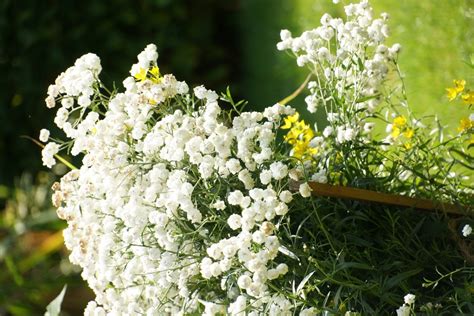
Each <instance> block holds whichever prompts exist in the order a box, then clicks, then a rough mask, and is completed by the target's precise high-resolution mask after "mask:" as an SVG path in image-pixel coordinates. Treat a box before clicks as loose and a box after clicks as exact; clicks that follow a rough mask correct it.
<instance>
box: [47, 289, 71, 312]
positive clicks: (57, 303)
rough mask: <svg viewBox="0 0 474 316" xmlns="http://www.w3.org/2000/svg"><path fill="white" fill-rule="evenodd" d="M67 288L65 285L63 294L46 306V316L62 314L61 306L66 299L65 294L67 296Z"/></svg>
mask: <svg viewBox="0 0 474 316" xmlns="http://www.w3.org/2000/svg"><path fill="white" fill-rule="evenodd" d="M66 288H67V284H66V285H64V287H63V289H62V291H61V293H59V295H58V296H57V297H56V298H55V299H54V300H52V301H51V303H49V305H48V306H46V313H44V316H59V313H60V312H61V304H62V302H63V299H64V294H66Z"/></svg>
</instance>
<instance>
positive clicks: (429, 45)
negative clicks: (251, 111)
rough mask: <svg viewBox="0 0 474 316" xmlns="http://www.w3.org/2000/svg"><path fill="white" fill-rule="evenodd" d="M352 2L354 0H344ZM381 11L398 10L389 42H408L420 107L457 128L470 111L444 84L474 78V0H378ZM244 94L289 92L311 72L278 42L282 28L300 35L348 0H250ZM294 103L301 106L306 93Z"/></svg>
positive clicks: (262, 98) (255, 98)
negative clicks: (472, 62) (452, 100)
mask: <svg viewBox="0 0 474 316" xmlns="http://www.w3.org/2000/svg"><path fill="white" fill-rule="evenodd" d="M345 3H347V1H346V2H345ZM371 4H372V6H373V7H374V9H375V13H376V14H377V15H378V14H380V13H381V12H388V13H389V14H390V16H391V20H390V27H391V30H392V35H391V37H390V38H389V43H396V42H398V43H401V44H402V46H403V51H402V54H401V57H400V65H401V68H402V71H403V75H404V77H405V83H406V86H407V93H408V98H409V104H410V106H411V107H412V109H413V110H414V112H415V113H416V114H418V115H434V114H436V115H438V116H439V117H440V119H441V120H442V122H445V123H446V124H449V126H450V127H451V129H453V130H454V129H455V127H457V125H458V123H459V120H460V118H461V117H463V116H466V115H468V113H469V111H468V109H467V108H466V107H464V106H462V105H460V104H457V103H456V104H449V103H448V101H447V98H446V96H445V88H446V87H448V86H451V84H452V80H453V79H459V78H464V79H466V81H468V83H469V82H470V83H471V86H474V74H473V73H472V71H471V72H469V68H468V67H467V66H466V65H465V64H464V61H465V60H468V58H469V56H470V54H473V53H474V45H472V39H473V37H474V36H473V35H474V0H443V1H432V0H419V1H412V0H399V1H393V0H378V1H371ZM242 8H243V10H242V11H243V17H242V21H244V22H243V23H242V24H241V27H242V36H243V38H242V45H243V48H242V51H243V54H244V56H243V57H244V58H243V63H244V64H243V65H242V68H243V78H244V82H243V87H242V89H241V91H243V92H244V93H243V95H242V97H243V98H246V99H247V100H249V101H250V104H252V105H254V108H256V109H262V108H263V107H265V106H269V105H272V104H274V103H275V102H277V101H278V100H280V99H282V98H283V97H285V96H286V95H288V94H290V93H291V92H292V91H293V90H294V89H296V88H297V87H298V86H299V84H300V83H301V82H302V81H303V80H304V77H305V72H304V71H303V70H302V69H298V67H297V66H296V63H295V61H294V60H293V59H292V58H291V57H289V56H287V55H286V54H285V53H282V52H278V51H277V50H276V48H275V45H276V43H277V42H278V41H279V32H280V29H283V28H287V29H289V30H291V31H292V32H293V34H294V35H299V33H300V32H302V31H303V30H305V29H310V28H314V27H317V26H318V25H319V19H320V17H321V15H322V14H323V13H324V12H329V13H330V14H331V15H342V14H343V5H342V4H338V5H335V4H333V3H332V1H329V0H326V1H321V0H292V1H290V0H259V1H255V0H243V1H242ZM292 105H293V106H295V107H297V108H299V109H300V110H302V109H303V108H304V107H305V104H304V101H303V98H302V97H299V98H298V99H296V100H295V101H294V102H292Z"/></svg>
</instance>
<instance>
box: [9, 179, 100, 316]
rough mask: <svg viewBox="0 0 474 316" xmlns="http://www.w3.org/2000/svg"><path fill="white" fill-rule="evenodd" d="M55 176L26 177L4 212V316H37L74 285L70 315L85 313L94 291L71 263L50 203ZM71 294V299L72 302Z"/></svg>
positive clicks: (16, 184) (19, 183)
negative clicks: (9, 315)
mask: <svg viewBox="0 0 474 316" xmlns="http://www.w3.org/2000/svg"><path fill="white" fill-rule="evenodd" d="M52 182H53V175H52V174H48V173H44V172H43V173H39V174H38V176H37V177H36V178H33V177H32V176H31V175H29V174H24V175H22V177H20V178H19V179H17V181H16V183H15V188H14V189H12V193H11V195H12V197H11V198H10V199H9V200H8V201H7V203H6V208H5V209H4V210H2V211H1V213H0V284H2V285H8V286H1V287H0V314H2V315H4V314H5V313H8V314H12V315H25V316H26V315H35V314H39V313H44V311H45V308H46V305H47V304H48V302H49V301H51V300H52V299H53V298H54V295H57V293H58V292H59V291H60V290H61V288H62V287H63V286H64V284H68V285H69V288H70V290H71V291H72V292H71V293H70V294H71V295H74V300H73V301H72V302H71V299H68V298H67V300H68V304H67V306H66V308H65V311H66V312H69V313H71V314H73V315H74V314H77V313H79V312H81V311H82V310H83V309H84V307H85V304H86V302H87V300H88V299H90V297H91V294H90V291H89V290H87V288H86V286H85V284H84V282H83V281H82V280H81V278H80V276H79V274H78V271H77V269H76V268H75V267H74V266H72V265H71V264H70V263H69V262H68V259H67V255H68V254H67V252H66V251H65V250H64V246H63V243H64V241H63V238H62V231H61V229H62V228H64V223H62V222H60V221H59V219H58V218H57V215H56V212H55V210H54V209H53V208H52V205H51V202H50V196H51V193H52V192H51V190H50V187H51V184H52ZM67 296H68V295H66V297H67Z"/></svg>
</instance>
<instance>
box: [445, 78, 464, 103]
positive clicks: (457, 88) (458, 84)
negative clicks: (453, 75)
mask: <svg viewBox="0 0 474 316" xmlns="http://www.w3.org/2000/svg"><path fill="white" fill-rule="evenodd" d="M453 83H454V87H453V88H447V89H446V91H447V96H448V99H449V101H452V100H454V99H456V97H457V95H458V94H459V93H461V92H462V91H464V87H465V86H466V80H453Z"/></svg>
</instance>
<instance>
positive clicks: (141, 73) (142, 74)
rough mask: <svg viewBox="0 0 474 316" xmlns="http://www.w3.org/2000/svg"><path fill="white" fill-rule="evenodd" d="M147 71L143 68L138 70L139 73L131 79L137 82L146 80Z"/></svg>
mask: <svg viewBox="0 0 474 316" xmlns="http://www.w3.org/2000/svg"><path fill="white" fill-rule="evenodd" d="M146 73H147V70H146V69H144V68H140V71H139V72H138V73H136V74H135V75H134V76H133V77H134V78H135V79H136V80H138V81H143V80H145V79H146Z"/></svg>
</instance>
